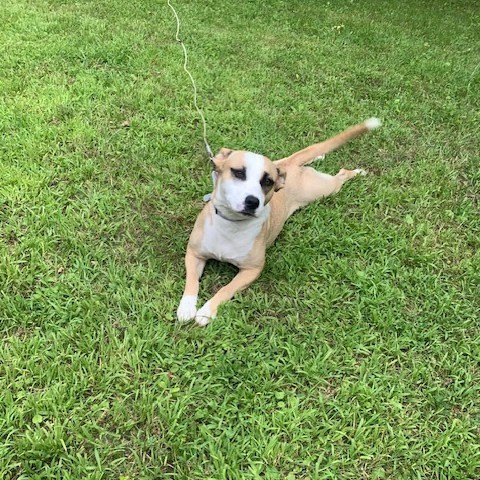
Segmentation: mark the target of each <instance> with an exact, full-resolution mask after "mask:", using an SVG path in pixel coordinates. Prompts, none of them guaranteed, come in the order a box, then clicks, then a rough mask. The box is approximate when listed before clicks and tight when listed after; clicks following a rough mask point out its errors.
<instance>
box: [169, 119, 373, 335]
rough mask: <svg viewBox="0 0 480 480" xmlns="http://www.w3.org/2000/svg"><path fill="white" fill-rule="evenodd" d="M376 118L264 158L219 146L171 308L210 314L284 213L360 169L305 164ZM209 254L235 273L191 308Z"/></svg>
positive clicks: (261, 253) (252, 266) (182, 317)
mask: <svg viewBox="0 0 480 480" xmlns="http://www.w3.org/2000/svg"><path fill="white" fill-rule="evenodd" d="M380 125H381V122H380V120H379V119H377V118H370V119H368V120H366V121H365V122H363V123H360V124H358V125H354V126H352V127H350V128H348V129H347V130H345V131H344V132H342V133H340V134H338V135H336V136H334V137H332V138H330V139H328V140H325V141H324V142H321V143H317V144H315V145H311V146H310V147H307V148H305V149H303V150H300V151H299V152H297V153H294V154H293V155H291V156H289V157H286V158H283V159H281V160H277V161H271V160H269V159H268V158H266V157H265V156H263V155H259V154H256V153H252V152H247V151H240V150H231V149H228V148H222V149H221V150H220V151H219V152H218V154H217V155H216V156H215V157H214V158H213V163H214V174H213V176H214V189H213V193H212V195H211V198H210V200H209V201H208V203H207V204H206V205H205V207H204V208H203V210H202V211H201V213H200V214H199V216H198V217H197V220H196V222H195V225H194V227H193V230H192V233H191V235H190V240H189V242H188V245H187V249H186V255H185V268H186V283H185V290H184V292H183V296H182V299H181V301H180V304H179V307H178V309H177V318H178V320H179V321H181V322H186V321H189V320H193V319H195V321H196V323H197V324H198V325H200V326H205V325H207V324H208V323H209V322H210V320H211V319H212V318H215V316H216V314H217V310H218V307H219V305H220V304H221V303H223V302H226V301H227V300H230V299H231V298H232V297H233V296H234V295H235V294H236V293H237V292H239V291H241V290H243V289H245V288H246V287H248V286H249V285H250V284H251V283H252V282H253V281H254V280H255V279H257V278H258V276H259V275H260V273H261V272H262V270H263V267H264V265H265V252H266V249H267V247H269V246H270V245H271V244H272V243H273V242H274V240H275V239H276V238H277V236H278V235H279V233H280V231H281V230H282V228H283V225H284V224H285V222H286V221H287V219H288V217H289V216H290V215H291V214H292V213H293V212H295V211H296V210H298V209H299V208H301V207H304V206H305V205H308V204H309V203H311V202H313V201H314V200H317V199H320V198H323V197H327V196H329V195H332V194H335V193H337V192H338V191H340V189H341V188H342V185H343V184H344V183H345V182H346V181H347V180H349V179H351V178H353V177H355V176H357V175H359V174H360V175H364V174H365V172H364V171H363V170H361V169H358V168H357V169H355V170H346V169H343V168H342V169H341V170H340V171H339V172H338V173H337V174H336V175H334V176H332V175H327V174H325V173H321V172H318V171H317V170H314V169H313V168H311V167H307V166H306V165H308V164H310V163H312V162H313V161H314V160H317V159H320V158H323V157H324V156H325V155H326V154H327V153H329V152H331V151H332V150H334V149H336V148H338V147H340V146H341V145H343V144H344V143H346V142H348V141H349V140H351V139H353V138H355V137H358V136H359V135H361V134H363V133H366V132H368V131H370V130H373V129H375V128H377V127H379V126H380ZM208 259H216V260H220V261H223V262H228V263H231V264H233V265H235V266H236V267H238V269H239V271H238V274H237V275H236V276H235V277H234V279H233V280H232V281H231V282H230V283H229V284H228V285H226V286H224V287H223V288H221V289H220V290H219V291H218V292H217V293H216V294H215V295H214V296H213V297H212V298H211V299H210V300H208V301H207V302H206V303H205V304H204V305H203V306H202V307H201V308H200V309H199V310H197V298H198V290H199V280H200V277H201V276H202V273H203V269H204V267H205V264H206V262H207V260H208Z"/></svg>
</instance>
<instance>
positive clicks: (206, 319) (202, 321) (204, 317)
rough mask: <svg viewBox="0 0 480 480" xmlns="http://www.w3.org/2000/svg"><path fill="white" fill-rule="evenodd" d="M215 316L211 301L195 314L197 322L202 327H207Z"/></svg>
mask: <svg viewBox="0 0 480 480" xmlns="http://www.w3.org/2000/svg"><path fill="white" fill-rule="evenodd" d="M213 317H214V315H213V314H212V310H211V308H210V302H207V303H206V304H205V305H204V306H203V307H202V308H201V309H200V310H199V311H198V312H197V314H196V315H195V322H197V325H199V326H200V327H205V326H206V325H208V324H209V323H210V320H211V319H212V318H213Z"/></svg>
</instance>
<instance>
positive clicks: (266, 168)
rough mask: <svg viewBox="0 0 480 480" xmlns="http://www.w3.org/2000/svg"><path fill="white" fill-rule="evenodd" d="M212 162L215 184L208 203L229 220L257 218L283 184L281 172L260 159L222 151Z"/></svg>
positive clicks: (267, 161) (226, 149)
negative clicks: (211, 202)
mask: <svg viewBox="0 0 480 480" xmlns="http://www.w3.org/2000/svg"><path fill="white" fill-rule="evenodd" d="M213 162H214V164H215V176H216V180H215V188H214V191H213V195H212V200H213V202H214V205H215V207H216V208H218V209H220V210H221V212H222V213H223V214H227V215H228V216H229V218H232V219H236V220H241V219H246V218H248V217H258V216H259V215H260V214H261V212H262V211H263V209H264V208H265V205H267V204H268V202H269V201H270V200H271V198H272V196H273V194H274V193H275V192H276V191H278V190H280V189H281V188H282V187H283V186H284V184H285V176H286V174H285V172H284V171H282V170H281V169H279V168H277V167H276V166H275V165H274V163H273V162H272V161H271V160H269V159H268V158H267V157H264V156H263V155H258V154H256V153H251V152H245V151H240V150H230V149H228V148H222V149H221V150H220V152H218V154H217V155H215V157H214V158H213Z"/></svg>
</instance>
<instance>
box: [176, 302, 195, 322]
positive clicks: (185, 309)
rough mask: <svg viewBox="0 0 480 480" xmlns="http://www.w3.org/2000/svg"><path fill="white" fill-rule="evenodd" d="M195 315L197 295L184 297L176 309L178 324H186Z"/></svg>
mask: <svg viewBox="0 0 480 480" xmlns="http://www.w3.org/2000/svg"><path fill="white" fill-rule="evenodd" d="M196 313H197V295H184V296H183V297H182V299H181V300H180V305H179V306H178V309H177V318H178V320H179V321H180V322H188V321H189V320H192V319H193V318H195V314H196Z"/></svg>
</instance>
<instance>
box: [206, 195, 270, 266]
mask: <svg viewBox="0 0 480 480" xmlns="http://www.w3.org/2000/svg"><path fill="white" fill-rule="evenodd" d="M269 212H270V206H269V205H267V207H266V208H265V209H264V210H263V211H262V213H261V215H260V216H259V217H257V218H247V219H245V220H241V221H238V222H234V221H230V220H226V219H224V218H222V217H221V216H220V215H216V214H214V215H212V217H211V218H207V219H206V221H205V225H204V230H203V241H202V245H201V251H200V253H201V255H202V256H204V257H207V258H215V259H217V260H220V261H223V262H230V263H232V264H233V265H237V266H238V265H239V264H240V263H242V261H243V260H244V259H245V258H246V256H247V255H248V254H249V253H250V250H251V249H252V247H253V244H254V242H255V239H256V238H257V237H258V235H259V233H260V230H261V229H262V225H263V223H264V222H265V220H266V219H267V218H268V215H269Z"/></svg>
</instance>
